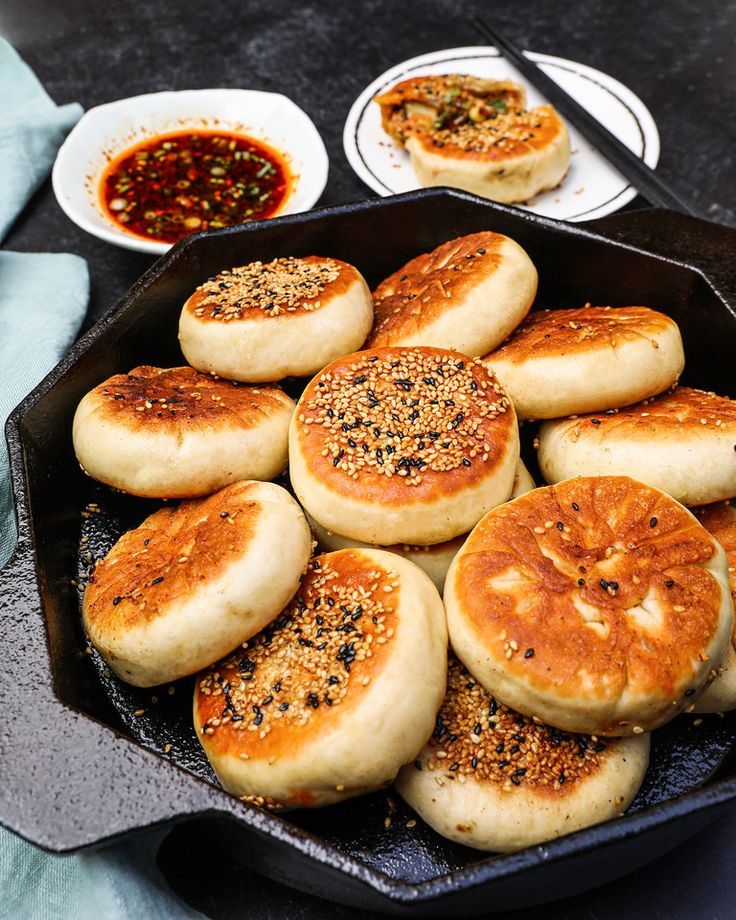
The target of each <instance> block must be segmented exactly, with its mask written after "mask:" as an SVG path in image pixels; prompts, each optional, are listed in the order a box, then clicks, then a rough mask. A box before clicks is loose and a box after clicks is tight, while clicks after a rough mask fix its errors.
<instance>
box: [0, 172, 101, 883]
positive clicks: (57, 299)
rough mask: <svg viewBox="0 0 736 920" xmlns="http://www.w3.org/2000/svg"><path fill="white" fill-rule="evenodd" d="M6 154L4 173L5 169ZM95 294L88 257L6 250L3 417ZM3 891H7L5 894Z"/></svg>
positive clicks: (0, 461)
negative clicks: (91, 286) (92, 289)
mask: <svg viewBox="0 0 736 920" xmlns="http://www.w3.org/2000/svg"><path fill="white" fill-rule="evenodd" d="M2 162H3V161H2V157H1V156H0V175H1V174H2ZM88 297H89V275H88V273H87V263H86V262H85V261H84V259H80V257H79V256H74V255H70V254H68V253H65V252H54V253H35V252H3V251H0V422H1V423H2V425H3V426H4V425H5V420H6V419H7V417H8V415H9V414H10V411H11V409H13V408H15V406H16V405H17V404H18V403H19V402H20V401H21V399H23V397H24V396H25V395H26V394H27V393H28V392H29V391H30V390H32V389H33V387H35V386H36V384H37V383H38V382H39V380H41V378H42V377H44V376H45V375H46V374H47V373H48V372H49V371H50V370H51V368H52V367H53V366H54V365H55V364H56V363H57V362H58V360H59V359H60V358H61V356H62V355H63V354H64V352H65V351H66V350H67V349H68V348H69V346H70V345H71V344H72V342H73V341H74V338H75V336H76V334H77V331H78V330H79V326H80V325H81V322H82V319H83V318H84V313H85V311H86V309H87V300H88ZM15 540H16V531H15V511H14V509H13V496H12V492H11V488H10V469H9V465H8V453H7V450H6V447H5V443H4V442H3V443H2V449H0V566H1V565H4V564H5V562H6V560H7V559H8V557H9V556H10V553H11V552H12V550H13V547H14V546H15ZM0 896H1V895H0Z"/></svg>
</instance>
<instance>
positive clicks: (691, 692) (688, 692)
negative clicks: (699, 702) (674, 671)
mask: <svg viewBox="0 0 736 920" xmlns="http://www.w3.org/2000/svg"><path fill="white" fill-rule="evenodd" d="M693 693H695V688H694V687H691V688H690V689H689V690H686V691H685V696H692V695H693Z"/></svg>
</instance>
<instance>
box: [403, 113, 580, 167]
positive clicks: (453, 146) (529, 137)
mask: <svg viewBox="0 0 736 920" xmlns="http://www.w3.org/2000/svg"><path fill="white" fill-rule="evenodd" d="M564 131H565V125H564V123H563V122H562V119H561V118H560V116H559V115H558V114H557V112H556V111H555V110H554V109H553V108H552V106H551V105H541V106H538V107H537V108H535V109H528V110H527V111H524V112H521V111H511V110H509V111H508V112H507V113H505V114H504V115H500V116H499V117H498V119H497V120H495V121H492V122H483V123H481V124H479V125H472V126H470V125H468V126H466V127H464V128H457V129H444V130H442V131H425V132H422V133H420V134H417V135H415V139H416V141H417V142H418V143H420V144H421V145H422V147H424V149H425V150H426V151H427V152H428V153H431V154H434V155H435V156H439V157H446V158H448V159H449V158H452V159H458V158H460V159H463V160H479V161H482V162H488V163H509V162H511V161H513V160H515V159H518V158H520V157H525V156H528V155H529V154H530V153H535V152H536V151H538V150H545V149H546V148H548V147H549V146H550V145H551V144H552V143H553V142H554V141H556V140H557V138H559V137H560V136H561V135H562V134H563V133H564Z"/></svg>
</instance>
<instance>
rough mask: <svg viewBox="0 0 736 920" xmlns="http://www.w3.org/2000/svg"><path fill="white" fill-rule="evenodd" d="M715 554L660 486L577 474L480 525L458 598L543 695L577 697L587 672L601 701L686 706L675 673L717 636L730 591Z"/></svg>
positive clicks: (479, 631) (467, 550) (465, 559)
mask: <svg viewBox="0 0 736 920" xmlns="http://www.w3.org/2000/svg"><path fill="white" fill-rule="evenodd" d="M716 552H717V546H716V544H715V541H714V540H713V538H712V537H711V535H710V534H709V533H708V532H707V531H706V530H705V529H704V528H703V527H701V526H700V525H699V524H698V523H697V521H696V520H695V519H694V518H693V517H692V516H691V515H690V514H689V513H688V512H687V511H686V510H685V509H684V508H683V507H682V506H681V505H680V504H678V503H677V502H676V501H674V500H673V499H671V498H670V497H669V496H667V495H665V494H664V493H663V492H660V491H659V490H657V489H653V488H650V487H649V486H646V485H644V484H643V483H640V482H636V481H635V480H633V479H629V478H628V477H627V476H602V477H587V478H579V479H568V480H566V481H564V482H561V483H559V484H558V485H556V486H548V487H546V488H542V489H536V490H535V491H533V492H528V493H527V494H525V495H522V496H521V497H520V498H517V499H515V500H514V501H512V502H509V503H508V504H506V505H500V506H499V507H497V508H494V509H493V510H492V511H490V512H489V513H488V514H487V515H486V516H485V517H484V518H483V519H482V520H481V521H480V523H479V524H478V525H477V526H476V528H475V529H474V530H473V531H472V533H471V534H470V537H469V538H468V540H467V542H466V544H465V547H464V549H463V551H462V552H461V554H460V556H459V557H458V558H457V562H458V569H457V571H456V594H457V596H458V598H459V603H460V604H461V607H462V611H463V615H464V617H465V618H466V621H467V622H468V623H469V624H470V625H471V627H472V628H473V630H474V633H475V634H476V635H477V636H478V637H479V641H481V640H482V641H483V643H484V644H485V645H487V647H488V650H489V653H490V654H491V655H492V656H493V657H494V658H496V659H498V660H502V659H503V660H505V665H504V666H505V667H506V669H507V670H508V671H510V672H511V673H512V674H515V675H517V676H518V677H519V678H521V679H523V680H524V681H525V682H527V683H528V684H530V685H533V686H535V687H537V688H538V690H540V691H544V690H545V689H550V690H551V691H552V690H553V691H554V693H555V695H557V696H563V697H564V696H570V697H572V698H575V697H576V696H578V695H579V694H580V693H581V680H582V678H581V676H580V668H581V667H583V668H584V669H585V673H586V678H585V681H586V683H585V690H584V693H585V695H586V696H588V697H589V698H590V699H601V700H606V699H614V700H615V699H617V698H618V697H619V696H620V695H621V693H622V691H623V690H624V688H625V687H626V686H627V684H629V685H633V686H635V687H636V688H637V690H638V691H643V692H650V691H657V692H660V693H665V694H667V695H669V696H671V698H672V699H675V695H676V694H677V690H676V681H675V677H677V678H679V679H681V675H682V674H687V673H689V672H690V671H691V667H692V664H691V663H692V661H693V659H694V658H697V656H698V655H699V654H700V653H701V651H702V649H703V648H705V647H707V646H708V645H709V643H711V642H712V641H713V638H714V636H715V634H716V633H717V631H718V627H719V622H720V610H721V602H722V591H721V588H720V586H719V584H718V582H717V581H716V579H715V578H714V577H713V576H712V575H711V574H710V573H709V572H708V571H707V570H705V569H704V568H703V567H702V566H703V564H704V563H707V562H708V561H710V560H711V559H712V558H713V557H714V555H715V554H716ZM643 599H645V605H646V610H642V609H641V608H640V607H639V606H638V605H639V604H640V603H641V602H642V600H643ZM634 608H636V609H634ZM589 623H593V624H598V625H594V626H592V627H591V626H590V625H587V624H589ZM529 649H532V652H531V653H529V652H528V650H529Z"/></svg>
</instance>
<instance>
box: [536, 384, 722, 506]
mask: <svg viewBox="0 0 736 920" xmlns="http://www.w3.org/2000/svg"><path fill="white" fill-rule="evenodd" d="M538 458H539V467H540V469H541V471H542V475H543V476H544V478H545V479H546V480H547V482H559V481H560V480H561V479H569V478H570V477H571V476H608V475H619V474H620V475H627V476H633V477H635V478H636V479H639V480H641V481H642V482H646V483H648V484H649V485H651V486H654V487H655V488H657V489H662V491H664V492H668V493H669V494H670V495H671V496H672V497H673V498H676V499H677V501H680V502H682V503H683V504H684V505H701V504H710V503H711V502H717V501H723V500H725V499H727V498H730V497H731V496H732V495H736V402H734V401H733V400H732V399H728V398H727V397H725V396H717V395H716V394H715V393H705V392H704V391H703V390H693V389H691V388H690V387H675V389H674V390H671V391H669V392H667V393H663V394H662V395H661V396H656V397H654V398H653V399H649V400H645V401H644V402H641V403H638V404H637V405H635V406H630V407H629V408H627V409H620V410H618V411H617V412H614V411H610V412H603V413H598V414H595V415H589V416H584V417H582V418H577V419H559V420H558V421H553V422H545V423H544V424H543V425H542V427H541V429H540V431H539V454H538Z"/></svg>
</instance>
